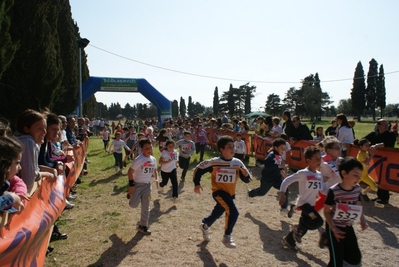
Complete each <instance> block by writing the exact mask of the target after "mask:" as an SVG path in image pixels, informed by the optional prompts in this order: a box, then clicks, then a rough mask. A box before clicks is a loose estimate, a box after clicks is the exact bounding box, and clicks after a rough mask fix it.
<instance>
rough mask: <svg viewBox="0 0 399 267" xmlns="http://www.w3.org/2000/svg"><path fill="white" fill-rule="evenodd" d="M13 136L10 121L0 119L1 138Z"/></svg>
mask: <svg viewBox="0 0 399 267" xmlns="http://www.w3.org/2000/svg"><path fill="white" fill-rule="evenodd" d="M7 135H12V131H11V128H10V121H9V120H7V119H6V118H4V117H0V136H7Z"/></svg>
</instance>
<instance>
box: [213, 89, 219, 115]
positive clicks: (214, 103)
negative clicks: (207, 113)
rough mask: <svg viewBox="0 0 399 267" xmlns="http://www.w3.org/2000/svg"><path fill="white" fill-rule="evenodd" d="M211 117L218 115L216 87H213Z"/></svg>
mask: <svg viewBox="0 0 399 267" xmlns="http://www.w3.org/2000/svg"><path fill="white" fill-rule="evenodd" d="M212 113H213V116H217V115H218V114H219V92H218V87H217V86H216V87H215V90H214V91H213V112H212Z"/></svg>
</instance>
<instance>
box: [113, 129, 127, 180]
mask: <svg viewBox="0 0 399 267" xmlns="http://www.w3.org/2000/svg"><path fill="white" fill-rule="evenodd" d="M121 137H122V134H121V133H120V132H116V133H115V139H114V140H113V141H112V143H111V145H110V146H109V149H108V154H111V151H112V149H113V154H114V158H115V172H119V173H122V170H123V162H122V147H125V148H126V150H127V151H129V152H131V150H130V148H129V147H128V146H127V145H126V144H125V142H123V140H122V139H121Z"/></svg>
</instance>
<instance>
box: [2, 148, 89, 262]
mask: <svg viewBox="0 0 399 267" xmlns="http://www.w3.org/2000/svg"><path fill="white" fill-rule="evenodd" d="M87 145H88V142H87V141H85V142H84V145H83V146H82V147H80V148H78V149H76V150H74V151H73V154H74V158H75V161H74V162H71V163H67V164H66V165H67V167H68V169H69V170H68V176H67V177H65V175H59V176H58V177H57V179H56V180H55V181H48V180H46V179H43V181H42V183H41V184H40V186H39V187H38V188H37V189H36V191H35V192H34V194H33V195H32V196H31V199H30V200H29V201H27V202H26V203H25V209H24V210H23V211H22V212H21V213H19V214H13V215H9V216H8V217H9V219H8V222H7V224H6V225H5V226H4V227H2V228H0V266H43V265H44V262H45V258H46V251H47V246H48V241H49V239H50V235H51V229H52V227H53V225H54V223H55V221H56V220H57V219H58V217H59V216H60V215H61V213H62V211H63V210H64V208H65V196H67V194H68V193H69V190H70V188H71V187H72V185H73V184H74V183H75V181H76V179H77V178H78V177H79V174H80V172H81V171H82V169H83V162H84V158H85V156H86V149H87Z"/></svg>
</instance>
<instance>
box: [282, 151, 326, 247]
mask: <svg viewBox="0 0 399 267" xmlns="http://www.w3.org/2000/svg"><path fill="white" fill-rule="evenodd" d="M304 156H305V160H306V163H307V164H308V167H306V168H305V169H302V170H299V171H298V172H296V173H294V174H292V175H290V176H288V177H287V178H285V179H284V181H283V182H282V183H281V187H280V201H279V204H280V205H283V204H284V202H285V201H286V197H285V192H286V190H287V188H288V186H289V185H290V184H292V183H294V182H298V184H299V196H298V199H297V203H296V206H297V207H298V208H300V209H301V211H302V213H301V218H300V219H299V223H298V225H293V227H292V230H291V231H290V233H289V234H288V235H287V236H285V237H283V240H282V243H283V245H284V246H285V247H287V248H288V249H290V250H292V251H294V252H297V251H298V249H297V247H296V242H298V243H301V241H302V237H303V236H304V235H305V234H306V233H307V231H308V230H316V229H318V228H319V227H320V226H322V225H323V219H322V218H321V216H320V214H319V213H318V212H317V211H316V210H315V208H314V205H315V201H316V197H317V194H318V193H319V190H325V184H324V182H323V176H322V175H321V173H320V172H319V171H318V170H317V169H318V168H320V164H321V155H320V149H318V148H317V147H315V146H310V147H307V148H306V149H305V152H304Z"/></svg>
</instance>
